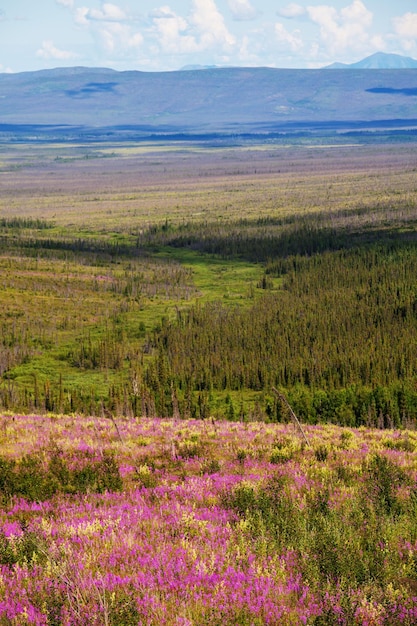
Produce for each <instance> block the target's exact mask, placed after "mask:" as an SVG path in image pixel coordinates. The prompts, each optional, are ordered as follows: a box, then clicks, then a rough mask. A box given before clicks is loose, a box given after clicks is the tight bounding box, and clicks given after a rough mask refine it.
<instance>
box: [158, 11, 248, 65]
mask: <svg viewBox="0 0 417 626" xmlns="http://www.w3.org/2000/svg"><path fill="white" fill-rule="evenodd" d="M151 17H152V18H153V28H152V33H153V35H154V39H155V40H156V42H155V43H156V46H157V48H159V49H160V50H162V51H163V52H165V53H170V54H175V55H177V54H180V55H183V54H197V53H202V52H205V51H211V52H212V53H213V54H215V55H217V54H219V53H220V54H221V53H224V52H227V51H228V50H230V49H231V48H232V47H233V46H234V45H235V43H236V40H235V38H234V36H233V35H232V34H231V33H230V32H229V31H228V29H227V27H226V24H225V22H224V18H223V15H222V14H221V13H220V12H219V10H218V9H217V6H216V4H215V3H214V1H213V0H193V3H192V11H191V14H190V15H189V16H187V17H186V18H185V17H182V16H180V15H176V14H175V13H174V12H173V11H172V10H171V8H170V7H169V6H163V7H161V8H159V9H158V10H157V11H153V12H152V14H151Z"/></svg>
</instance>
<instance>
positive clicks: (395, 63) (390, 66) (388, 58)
mask: <svg viewBox="0 0 417 626" xmlns="http://www.w3.org/2000/svg"><path fill="white" fill-rule="evenodd" d="M324 69H328V70H341V69H354V70H395V69H417V60H416V59H412V58H411V57H404V56H401V55H400V54H386V53H385V52H376V53H375V54H371V56H369V57H366V58H365V59H362V61H358V62H357V63H350V64H346V63H332V65H328V66H327V67H326V68H324Z"/></svg>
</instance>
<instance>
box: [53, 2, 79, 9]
mask: <svg viewBox="0 0 417 626" xmlns="http://www.w3.org/2000/svg"><path fill="white" fill-rule="evenodd" d="M55 2H56V3H57V4H62V6H64V7H68V8H69V9H72V8H74V0H55Z"/></svg>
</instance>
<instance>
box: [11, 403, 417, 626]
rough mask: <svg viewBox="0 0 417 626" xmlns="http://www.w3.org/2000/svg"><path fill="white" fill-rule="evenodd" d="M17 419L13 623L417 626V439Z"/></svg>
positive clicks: (192, 423)
mask: <svg viewBox="0 0 417 626" xmlns="http://www.w3.org/2000/svg"><path fill="white" fill-rule="evenodd" d="M0 419H1V448H0V485H1V494H2V495H1V497H2V503H1V508H0V572H1V578H0V623H1V624H4V625H6V624H19V625H20V626H24V625H27V624H37V625H38V626H41V625H42V626H47V625H58V624H60V625H72V626H75V625H79V626H82V625H84V624H86V623H88V624H97V625H100V626H101V625H102V624H109V625H112V624H113V625H115V626H116V625H117V626H119V625H120V624H124V625H125V626H129V625H132V626H133V625H135V626H137V624H148V625H149V626H151V625H155V626H156V625H158V626H159V625H160V624H167V625H172V624H182V625H184V626H185V625H189V626H190V625H193V624H195V625H197V624H198V625H199V626H201V625H202V624H207V625H209V624H210V626H211V625H212V624H219V625H220V624H221V625H222V626H227V625H230V626H231V625H232V624H233V625H236V624H239V625H240V626H241V625H242V626H243V625H245V624H247V625H249V624H250V625H253V624H257V625H266V624H269V625H271V626H272V625H276V624H282V625H283V626H290V625H292V624H307V625H309V626H312V625H316V626H318V625H321V626H323V625H325V624H328V625H329V626H330V625H331V626H334V624H341V625H346V626H352V625H354V624H356V625H358V626H359V625H361V626H362V625H363V626H365V625H369V624H373V625H375V626H376V625H378V626H382V625H389V626H392V625H394V624H395V625H409V626H411V625H412V624H415V623H416V618H417V596H416V593H417V534H416V525H415V515H416V506H417V498H416V485H417V483H416V478H417V466H416V456H415V451H416V447H417V437H416V435H415V433H414V431H413V432H408V431H404V430H402V431H392V430H385V431H381V430H378V431H372V430H370V429H366V428H364V427H362V428H361V429H359V430H356V429H346V428H345V429H343V428H340V427H336V426H330V425H325V426H324V425H323V426H309V427H306V435H307V437H308V442H309V445H306V444H304V443H303V441H302V440H300V439H299V438H298V437H297V434H296V433H295V432H294V430H293V428H292V427H291V426H285V425H275V424H269V425H267V424H264V423H260V422H252V423H249V424H236V423H231V422H212V421H208V422H207V421H203V420H197V421H196V420H180V421H176V420H172V419H171V420H162V419H147V418H142V419H140V420H132V419H126V418H120V419H118V420H117V421H115V420H111V419H103V418H81V417H79V416H57V415H52V414H51V415H43V416H21V415H20V416H16V415H11V414H10V415H3V416H1V418H0Z"/></svg>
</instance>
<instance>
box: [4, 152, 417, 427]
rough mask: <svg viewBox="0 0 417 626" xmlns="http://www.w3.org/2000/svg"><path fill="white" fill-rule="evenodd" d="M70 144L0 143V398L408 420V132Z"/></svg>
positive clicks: (7, 404) (416, 260) (414, 403)
mask: <svg viewBox="0 0 417 626" xmlns="http://www.w3.org/2000/svg"><path fill="white" fill-rule="evenodd" d="M82 150H83V148H82V147H76V146H46V147H42V146H38V147H32V148H30V149H29V148H27V147H24V146H23V147H22V146H20V147H15V148H12V147H10V146H9V147H8V148H7V150H6V149H4V154H3V155H2V156H3V161H2V168H3V173H4V174H6V173H7V178H5V179H4V184H3V194H2V198H1V205H0V210H1V217H0V278H1V291H0V303H1V308H0V330H1V333H0V376H1V383H0V404H1V405H2V406H3V407H4V408H5V409H18V410H20V411H23V412H30V411H40V410H44V411H56V412H65V413H71V412H78V413H84V414H89V415H103V414H104V413H105V412H106V411H110V412H112V413H114V414H123V415H126V416H140V415H142V416H154V415H158V416H177V417H178V416H181V417H184V418H189V417H191V418H195V417H202V418H205V417H208V416H210V415H211V416H216V417H222V416H227V417H228V418H229V419H241V420H247V419H253V418H257V419H258V418H259V419H263V420H268V421H281V420H285V415H284V414H283V411H282V406H281V404H280V402H279V401H277V400H276V398H275V397H274V396H273V395H272V394H271V388H272V386H275V387H279V388H280V389H281V390H282V391H284V392H285V394H286V395H287V397H288V398H289V400H290V402H291V404H292V405H293V406H294V408H295V410H296V412H297V414H299V415H300V417H301V418H302V419H303V421H306V422H310V423H316V422H321V421H326V422H329V421H333V422H336V423H339V424H345V425H348V426H360V425H368V426H371V425H373V426H383V427H410V426H412V425H414V424H415V423H416V419H417V388H416V381H417V377H416V374H417V372H416V363H417V343H416V340H415V337H416V330H417V329H416V325H417V292H416V288H415V284H414V276H415V275H416V269H417V248H416V245H415V227H416V220H417V214H416V206H417V204H416V197H415V196H416V190H415V185H414V179H415V168H416V163H415V154H414V151H413V147H412V145H398V146H395V145H390V146H386V151H385V152H384V151H382V150H381V149H380V147H379V146H378V149H376V148H375V147H372V146H360V147H358V146H338V147H337V148H331V147H320V148H317V147H308V148H306V147H304V148H303V147H299V148H296V147H287V148H284V147H283V146H282V145H279V146H276V147H273V146H272V147H271V146H267V145H264V146H251V145H248V146H246V147H244V148H243V147H242V148H239V147H235V148H233V149H226V148H224V147H223V148H218V149H216V148H210V149H208V148H205V149H200V148H199V147H198V146H191V147H190V146H188V147H187V148H185V147H184V146H180V145H178V146H175V145H173V146H170V147H169V149H168V147H167V146H160V147H155V146H144V145H142V146H129V145H126V146H124V147H123V149H121V148H120V146H119V147H118V148H117V150H118V151H115V146H108V147H107V148H106V147H105V146H103V145H101V146H100V151H99V152H98V151H96V152H94V147H92V148H90V151H89V153H88V154H87V155H85V154H83V152H82ZM33 151H35V152H33ZM86 156H87V157H88V158H86ZM103 157H106V158H103ZM162 171H163V173H164V176H163V177H161V172H162ZM75 180H77V186H75V185H74V181H75Z"/></svg>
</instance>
